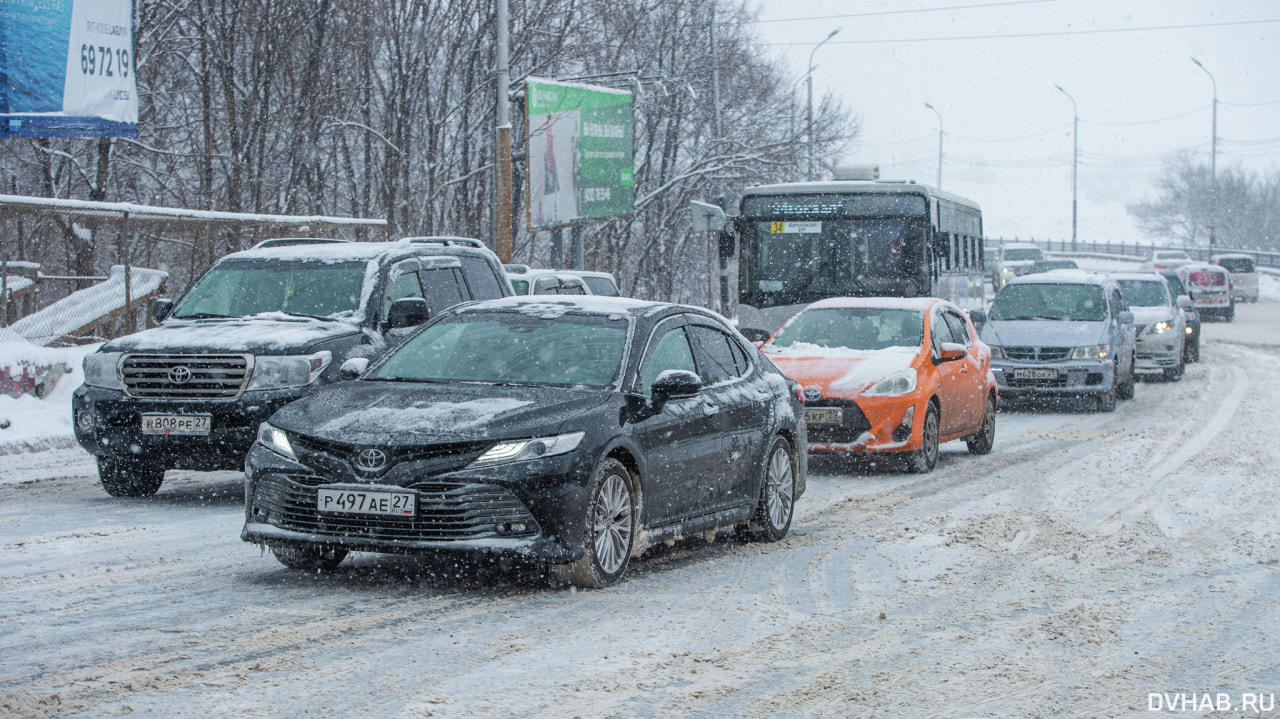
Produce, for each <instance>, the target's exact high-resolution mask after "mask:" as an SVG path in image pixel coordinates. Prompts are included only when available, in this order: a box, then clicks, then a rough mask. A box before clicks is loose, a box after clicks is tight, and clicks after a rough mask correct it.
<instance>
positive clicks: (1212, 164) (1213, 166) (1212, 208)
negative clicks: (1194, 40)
mask: <svg viewBox="0 0 1280 719" xmlns="http://www.w3.org/2000/svg"><path fill="white" fill-rule="evenodd" d="M1191 62H1194V63H1195V64H1196V65H1197V66H1199V68H1200V69H1201V70H1204V74H1206V75H1208V76H1209V81H1210V82H1212V83H1213V140H1212V142H1211V143H1210V148H1211V150H1210V153H1209V154H1210V158H1209V174H1210V175H1211V176H1212V177H1213V190H1212V194H1211V195H1210V196H1209V254H1211V255H1212V254H1213V249H1214V245H1215V244H1216V238H1215V237H1214V234H1215V232H1214V230H1215V229H1216V227H1217V224H1218V80H1217V78H1215V77H1214V76H1213V73H1211V72H1209V68H1207V67H1205V66H1204V63H1202V62H1200V61H1199V60H1197V59H1195V58H1194V57H1193V58H1191Z"/></svg>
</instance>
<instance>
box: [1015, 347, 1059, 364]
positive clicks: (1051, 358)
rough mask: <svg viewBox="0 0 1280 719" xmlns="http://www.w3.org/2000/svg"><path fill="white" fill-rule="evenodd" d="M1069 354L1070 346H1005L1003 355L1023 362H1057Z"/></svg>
mask: <svg viewBox="0 0 1280 719" xmlns="http://www.w3.org/2000/svg"><path fill="white" fill-rule="evenodd" d="M1070 354H1071V348H1070V347H1005V348H1004V356H1005V357H1008V358H1009V359H1012V360H1022V361H1024V362H1057V361H1058V360H1064V359H1066V358H1067V357H1068V356H1069V355H1070Z"/></svg>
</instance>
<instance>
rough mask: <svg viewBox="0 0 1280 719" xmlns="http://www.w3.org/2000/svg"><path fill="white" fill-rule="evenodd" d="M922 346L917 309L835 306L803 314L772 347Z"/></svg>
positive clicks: (853, 348) (922, 339)
mask: <svg viewBox="0 0 1280 719" xmlns="http://www.w3.org/2000/svg"><path fill="white" fill-rule="evenodd" d="M923 343H924V320H923V318H922V316H921V314H920V312H919V311H918V310H901V309H886V308H879V307H832V308H824V309H811V310H805V311H804V312H801V313H800V314H799V315H798V316H797V317H796V318H795V319H794V320H792V321H791V323H790V324H788V325H787V326H786V327H785V328H783V330H782V332H780V333H779V334H778V336H777V337H775V338H774V339H773V342H771V343H770V344H772V345H773V346H774V347H793V346H795V345H798V344H810V345H817V346H819V347H843V348H845V349H851V350H882V349H885V348H887V347H919V346H921V345H922V344H923Z"/></svg>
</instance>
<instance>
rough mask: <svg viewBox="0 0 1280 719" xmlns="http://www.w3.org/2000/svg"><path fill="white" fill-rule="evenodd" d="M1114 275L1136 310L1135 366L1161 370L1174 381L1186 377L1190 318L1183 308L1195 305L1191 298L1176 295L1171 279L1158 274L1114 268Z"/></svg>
mask: <svg viewBox="0 0 1280 719" xmlns="http://www.w3.org/2000/svg"><path fill="white" fill-rule="evenodd" d="M1111 279H1113V280H1115V281H1116V282H1118V283H1120V289H1121V290H1122V291H1123V292H1124V299H1125V302H1127V303H1128V304H1129V309H1130V310H1131V311H1132V312H1133V317H1134V323H1135V327H1134V332H1135V334H1136V336H1137V342H1138V358H1137V364H1136V365H1135V369H1136V370H1137V371H1138V372H1160V373H1162V374H1163V375H1164V378H1165V379H1166V380H1169V381H1171V382H1176V381H1178V380H1180V379H1182V375H1183V372H1184V370H1185V369H1186V364H1187V359H1186V352H1185V348H1184V346H1183V343H1185V342H1186V338H1187V332H1186V329H1187V320H1186V317H1185V316H1184V315H1183V313H1182V309H1183V307H1184V306H1185V307H1190V306H1191V299H1190V298H1188V297H1187V296H1186V295H1181V296H1177V297H1175V296H1174V295H1173V293H1172V292H1170V291H1169V283H1168V282H1167V281H1165V279H1164V278H1163V277H1161V276H1160V275H1157V274H1152V273H1146V272H1113V273H1111Z"/></svg>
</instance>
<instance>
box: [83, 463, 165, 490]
mask: <svg viewBox="0 0 1280 719" xmlns="http://www.w3.org/2000/svg"><path fill="white" fill-rule="evenodd" d="M98 479H99V481H101V482H102V488H103V489H105V490H107V494H109V495H111V496H112V497H150V496H151V495H153V494H155V493H156V492H158V491H160V485H161V484H162V483H163V482H164V467H157V466H155V465H153V464H148V463H144V462H138V461H135V460H119V459H108V458H106V457H99V458H98Z"/></svg>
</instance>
